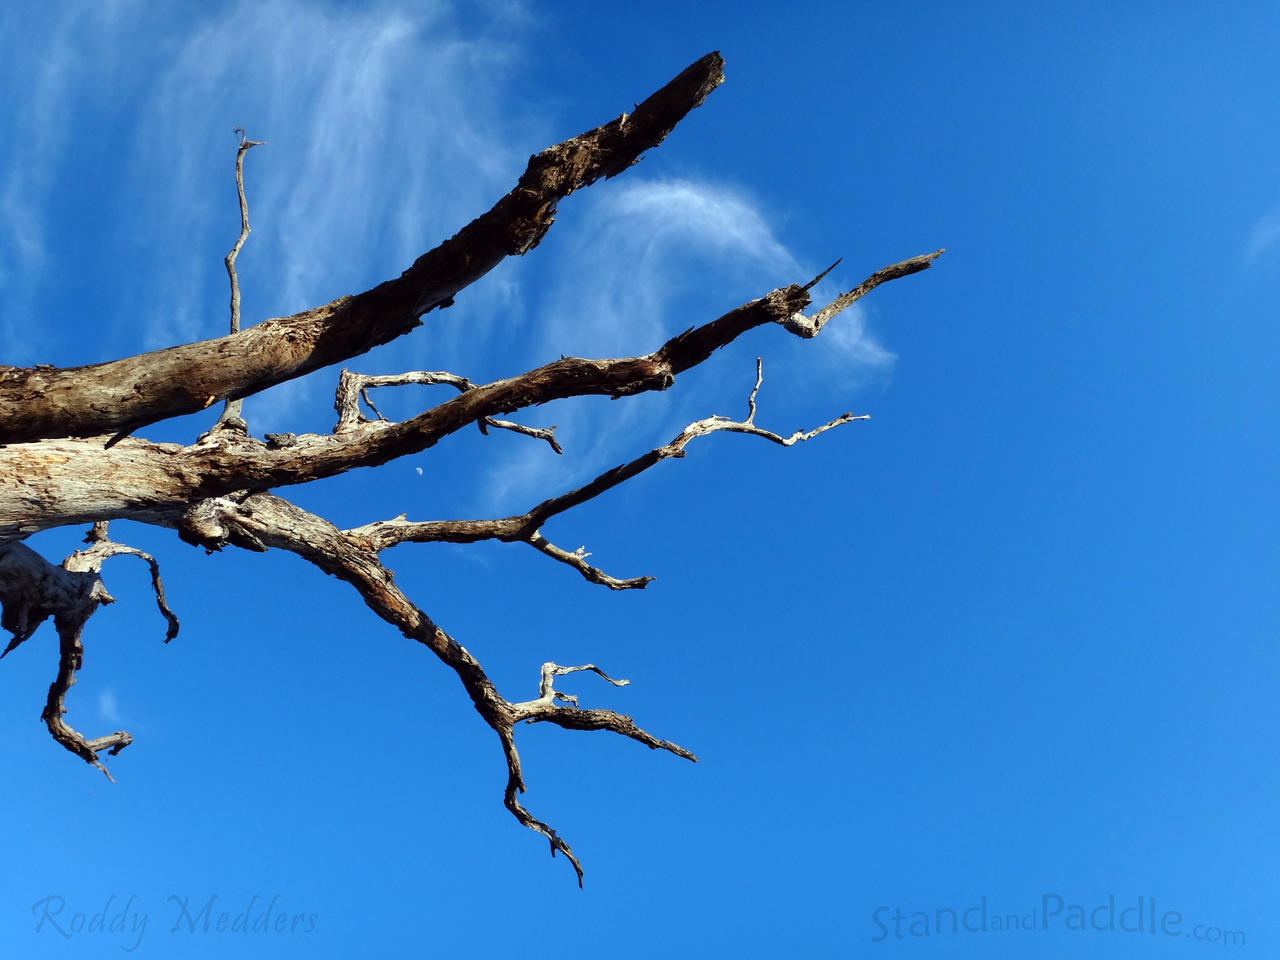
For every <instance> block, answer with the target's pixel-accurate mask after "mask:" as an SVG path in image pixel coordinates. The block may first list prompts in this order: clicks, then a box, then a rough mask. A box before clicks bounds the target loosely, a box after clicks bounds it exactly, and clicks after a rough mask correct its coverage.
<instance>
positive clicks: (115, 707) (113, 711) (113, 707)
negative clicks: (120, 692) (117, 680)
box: [98, 687, 120, 723]
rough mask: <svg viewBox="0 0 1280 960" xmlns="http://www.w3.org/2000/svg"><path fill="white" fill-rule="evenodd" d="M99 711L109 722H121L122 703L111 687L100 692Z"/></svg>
mask: <svg viewBox="0 0 1280 960" xmlns="http://www.w3.org/2000/svg"><path fill="white" fill-rule="evenodd" d="M98 713H99V714H101V716H102V719H103V720H105V721H107V723H120V703H119V701H117V700H116V695H115V691H113V690H112V689H111V688H110V687H108V688H107V689H105V690H103V691H102V692H100V693H99V694H98Z"/></svg>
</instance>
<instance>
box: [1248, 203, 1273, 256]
mask: <svg viewBox="0 0 1280 960" xmlns="http://www.w3.org/2000/svg"><path fill="white" fill-rule="evenodd" d="M1276 248H1280V204H1277V205H1276V206H1274V207H1272V208H1271V209H1270V210H1268V211H1267V212H1266V213H1265V214H1263V215H1262V216H1261V217H1259V218H1258V220H1257V221H1256V222H1255V223H1254V225H1253V228H1252V229H1251V230H1250V231H1249V241H1248V243H1246V244H1245V250H1244V256H1245V262H1246V263H1255V262H1257V261H1258V260H1259V259H1261V258H1262V257H1263V256H1265V255H1267V254H1268V253H1269V252H1270V251H1272V250H1274V249H1276Z"/></svg>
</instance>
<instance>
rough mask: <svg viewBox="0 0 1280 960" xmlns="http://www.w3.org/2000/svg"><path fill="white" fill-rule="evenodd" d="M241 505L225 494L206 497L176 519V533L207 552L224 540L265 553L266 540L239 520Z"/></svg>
mask: <svg viewBox="0 0 1280 960" xmlns="http://www.w3.org/2000/svg"><path fill="white" fill-rule="evenodd" d="M242 514H243V511H242V508H241V506H240V504H238V503H237V502H236V501H235V500H232V499H230V498H228V497H210V498H208V499H207V500H201V501H200V502H199V503H197V504H195V506H193V507H190V508H189V509H188V510H187V511H186V512H185V513H183V514H182V516H181V517H180V518H179V520H178V536H179V537H180V538H181V539H182V540H184V541H185V542H187V543H189V544H191V545H192V546H196V547H204V549H205V551H206V552H208V553H213V552H214V551H216V550H221V549H222V548H223V547H225V546H226V545H227V544H231V545H232V546H236V547H242V548H243V549H245V550H252V551H254V552H255V553H265V552H266V550H267V546H266V544H264V543H263V542H262V541H261V540H259V539H258V537H257V536H255V535H254V534H253V533H252V532H250V531H249V530H248V529H246V527H245V526H244V524H243V523H242V522H241V518H242Z"/></svg>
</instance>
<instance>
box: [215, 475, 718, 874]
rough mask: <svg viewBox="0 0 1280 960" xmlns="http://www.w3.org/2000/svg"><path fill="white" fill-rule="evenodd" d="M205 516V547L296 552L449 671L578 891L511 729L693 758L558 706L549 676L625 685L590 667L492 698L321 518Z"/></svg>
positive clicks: (614, 717)
mask: <svg viewBox="0 0 1280 960" xmlns="http://www.w3.org/2000/svg"><path fill="white" fill-rule="evenodd" d="M205 513H206V515H208V516H214V515H216V521H210V522H209V523H208V524H207V525H206V530H207V531H208V532H210V535H212V536H215V537H216V539H213V540H210V541H207V542H206V543H205V544H204V545H205V546H206V547H207V548H209V549H218V548H220V547H222V546H224V545H226V544H229V543H236V542H237V541H243V540H245V539H252V540H253V541H255V542H259V543H262V544H264V545H266V546H268V547H276V548H279V549H282V550H288V551H289V552H291V553H294V554H297V555H298V556H300V557H302V558H303V559H304V560H307V561H308V562H310V563H312V564H314V565H315V566H317V567H319V568H320V569H321V570H323V571H324V572H325V573H329V574H332V575H333V576H335V577H338V578H339V579H340V580H344V581H346V582H347V583H349V584H351V586H353V587H354V588H355V589H356V590H357V592H359V594H360V596H361V597H362V598H363V599H364V601H365V603H366V604H367V605H368V606H369V608H370V609H371V610H373V611H374V613H376V614H377V615H378V616H379V617H381V618H382V619H383V620H385V621H387V622H388V623H390V624H391V625H392V626H394V627H396V628H397V629H399V630H400V632H401V633H403V634H404V635H405V636H406V637H408V638H409V639H411V640H416V641H417V642H418V643H421V644H422V645H423V646H425V647H426V648H427V649H428V650H430V651H431V652H432V653H434V654H435V655H436V657H437V658H438V659H439V660H440V661H441V662H442V663H444V664H445V665H446V666H448V667H449V668H450V669H452V670H453V671H454V672H455V673H456V674H457V675H458V679H459V680H461V681H462V685H463V687H464V688H465V689H466V691H467V693H468V695H469V696H470V697H471V702H472V703H473V704H474V705H475V708H476V711H477V712H478V713H479V714H480V716H481V717H483V718H484V721H485V722H486V723H487V724H488V725H489V726H490V727H491V728H492V729H493V730H494V731H495V732H496V733H497V734H498V736H499V738H500V739H501V741H502V745H503V752H504V754H505V756H506V760H507V773H508V777H507V787H506V790H505V793H504V802H505V804H506V806H507V808H508V809H509V810H510V811H511V813H512V814H513V815H514V816H515V817H516V819H517V820H519V821H520V823H522V824H523V825H524V826H526V827H529V828H530V829H531V830H534V831H536V832H538V833H541V834H542V835H543V836H545V837H547V839H548V840H549V841H550V843H551V852H552V855H553V856H554V855H555V853H556V851H557V850H559V851H560V852H562V853H564V854H565V856H566V857H567V858H568V859H569V861H570V863H572V864H573V868H574V870H575V872H576V873H577V875H578V884H579V886H581V884H582V866H581V864H580V863H579V862H578V859H577V858H576V857H575V856H574V855H573V852H572V851H571V850H570V849H569V846H568V844H567V843H565V842H564V841H563V840H562V839H561V838H560V837H559V836H558V835H557V834H556V832H555V830H553V829H552V828H551V827H550V826H548V825H547V824H546V823H544V822H543V821H541V820H538V819H537V818H536V817H534V816H533V815H532V814H530V813H529V812H528V811H527V810H526V809H525V808H524V807H523V806H522V805H521V804H520V802H519V799H518V797H517V795H518V794H519V793H522V792H524V789H525V787H524V779H523V776H522V773H521V769H520V757H519V753H518V752H517V751H516V747H515V738H514V733H513V728H514V726H515V724H516V723H518V722H520V721H522V720H523V721H526V722H530V723H532V722H538V721H547V722H550V723H554V724H556V725H557V726H561V727H564V728H565V729H568V730H606V731H610V732H613V733H617V734H620V735H621V736H624V737H627V738H629V739H631V740H635V741H637V742H639V743H643V744H644V745H645V746H647V747H649V748H650V749H654V750H666V751H668V752H670V753H674V754H676V755H677V756H681V757H684V758H686V759H688V760H696V759H697V758H696V757H695V756H694V755H693V754H692V753H690V752H689V751H687V750H685V749H684V748H683V747H680V746H677V745H676V744H673V743H670V742H668V741H666V740H659V739H658V738H657V737H654V736H652V735H651V734H649V733H647V732H646V731H644V730H642V729H641V728H639V727H637V726H636V724H635V723H634V721H632V719H631V718H630V717H628V716H625V715H623V714H618V713H614V712H613V711H611V710H576V709H572V708H564V707H559V706H557V705H556V704H555V702H554V691H553V690H552V689H551V684H552V678H553V677H555V676H558V675H563V674H567V673H574V672H577V671H580V670H590V671H593V672H595V673H596V674H598V675H599V676H601V677H603V678H604V679H605V680H608V681H609V682H610V683H612V684H613V685H615V686H624V685H626V683H627V681H620V680H613V679H612V678H610V677H609V676H608V675H606V674H605V673H604V672H603V671H602V670H600V669H599V668H598V667H595V666H594V665H592V664H587V665H585V666H581V667H560V666H557V665H556V664H553V663H552V664H544V665H543V667H542V674H541V682H540V685H539V697H538V699H537V700H530V701H525V702H523V703H511V702H510V701H508V700H506V699H505V698H504V697H502V695H501V694H499V693H498V691H497V689H496V688H495V687H494V685H493V683H492V682H491V681H490V680H489V678H488V676H487V675H486V674H485V672H484V669H483V668H482V667H481V666H480V663H479V661H477V660H476V659H475V657H473V656H472V655H471V654H470V653H469V652H468V651H467V649H466V648H465V647H463V646H462V645H461V644H459V643H458V642H457V641H456V640H454V639H453V638H452V637H451V636H449V635H448V634H447V633H445V632H444V631H443V630H441V629H440V627H438V626H436V624H435V623H434V622H433V621H432V620H431V618H430V617H428V616H427V614H425V613H424V612H423V611H422V610H421V609H419V608H418V607H417V606H415V605H414V604H413V602H412V601H410V600H409V598H408V597H407V596H405V594H404V593H403V592H402V591H401V590H400V588H399V587H398V586H397V585H396V584H395V582H394V579H393V578H392V576H391V573H390V571H388V570H387V569H386V568H385V567H384V566H383V565H382V564H381V563H380V562H379V561H378V558H377V551H376V550H375V549H372V548H371V547H370V545H369V543H368V539H367V538H366V537H364V536H361V535H359V534H358V533H356V532H349V531H342V530H339V529H338V528H337V527H335V526H334V525H333V524H331V523H329V522H328V521H327V520H324V519H323V518H321V517H317V516H315V515H314V514H311V513H308V512H307V511H305V510H303V509H302V508H301V507H298V506H296V505H295V504H292V503H289V502H288V501H286V500H282V499H281V498H279V497H277V496H275V495H274V494H269V493H255V494H251V495H248V496H246V497H244V498H243V499H242V500H240V501H239V502H235V501H232V500H229V499H222V500H219V501H215V502H211V503H210V504H209V505H207V507H206V509H205ZM214 531H216V533H215V532H214ZM549 698H550V699H549ZM573 702H574V703H576V700H575V701H573Z"/></svg>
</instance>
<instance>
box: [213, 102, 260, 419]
mask: <svg viewBox="0 0 1280 960" xmlns="http://www.w3.org/2000/svg"><path fill="white" fill-rule="evenodd" d="M235 132H236V135H237V136H239V138H240V146H239V148H238V149H237V150H236V194H237V196H239V198H240V236H238V237H237V238H236V242H235V245H234V246H233V247H232V248H231V252H230V253H228V254H227V256H226V259H225V260H224V261H223V263H225V264H226V267H227V277H228V279H229V280H230V281H231V331H230V332H231V333H232V334H236V333H239V332H240V278H239V277H237V276H236V257H238V256H240V248H241V247H243V246H244V242H245V240H247V239H248V238H249V201H248V200H246V199H245V195H244V155H245V154H246V153H248V152H249V150H250V149H251V148H253V147H260V146H262V145H263V144H264V143H266V141H265V140H250V139H249V138H248V137H247V136H245V132H244V128H243V127H236V130H235ZM242 404H243V398H239V399H235V400H227V402H226V405H225V406H224V407H223V408H222V416H221V417H219V418H218V424H219V425H222V424H224V423H227V422H228V421H232V420H236V421H239V420H240V410H241V406H242Z"/></svg>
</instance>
